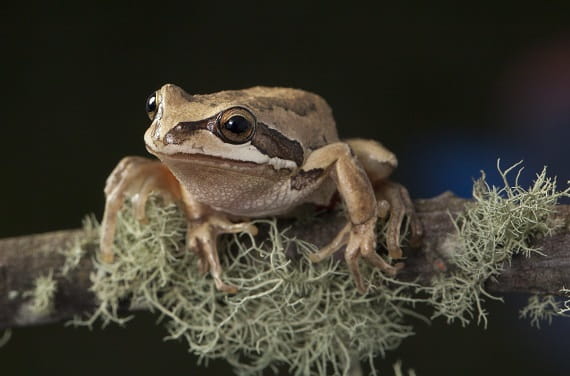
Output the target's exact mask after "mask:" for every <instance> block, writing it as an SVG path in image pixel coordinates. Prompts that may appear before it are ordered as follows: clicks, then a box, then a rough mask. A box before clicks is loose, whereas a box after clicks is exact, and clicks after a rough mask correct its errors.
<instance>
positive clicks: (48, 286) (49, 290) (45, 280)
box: [22, 271, 57, 316]
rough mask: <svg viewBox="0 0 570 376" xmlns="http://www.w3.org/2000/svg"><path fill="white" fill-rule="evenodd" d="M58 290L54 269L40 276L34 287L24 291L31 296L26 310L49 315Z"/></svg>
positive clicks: (27, 296) (24, 295) (24, 294)
mask: <svg viewBox="0 0 570 376" xmlns="http://www.w3.org/2000/svg"><path fill="white" fill-rule="evenodd" d="M56 290H57V282H56V280H55V279H54V278H53V271H50V272H49V273H48V274H47V275H43V276H39V277H37V278H36V279H35V281H34V287H33V288H32V289H31V290H28V291H25V292H24V293H23V295H22V296H23V297H24V298H29V301H28V302H27V304H26V306H25V307H26V310H27V311H28V312H29V313H30V314H32V315H42V316H44V315H49V314H50V313H51V312H52V311H53V298H54V296H55V292H56Z"/></svg>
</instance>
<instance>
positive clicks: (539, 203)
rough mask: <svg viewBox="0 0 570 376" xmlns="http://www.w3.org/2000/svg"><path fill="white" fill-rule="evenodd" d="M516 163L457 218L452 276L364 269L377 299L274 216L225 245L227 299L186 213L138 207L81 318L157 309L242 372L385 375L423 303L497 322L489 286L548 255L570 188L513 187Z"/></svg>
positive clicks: (197, 349)
mask: <svg viewBox="0 0 570 376" xmlns="http://www.w3.org/2000/svg"><path fill="white" fill-rule="evenodd" d="M516 166H517V165H515V166H513V167H511V168H509V169H507V170H506V171H504V172H503V171H501V170H500V169H499V172H500V174H501V176H502V177H503V180H504V183H505V186H504V187H503V188H496V187H490V186H489V185H488V184H487V183H486V182H485V175H484V174H483V176H482V178H481V179H480V180H478V181H477V182H476V184H475V187H474V190H473V195H474V198H475V201H474V202H473V203H472V204H469V205H468V206H467V209H466V211H465V213H463V214H462V215H460V216H459V217H457V218H455V220H454V221H455V224H456V230H457V232H456V233H455V234H452V235H450V237H449V239H447V241H446V242H445V247H446V248H447V249H446V250H445V251H446V252H447V253H446V254H447V259H446V263H447V265H449V267H450V270H451V271H450V273H448V274H442V275H441V276H439V277H437V278H435V279H434V281H433V285H432V286H427V287H426V286H424V287H421V286H419V285H417V284H414V283H403V282H399V281H396V280H393V279H390V278H388V277H386V276H384V275H383V274H381V273H380V272H378V271H377V270H372V268H370V267H368V266H367V265H362V266H363V273H364V274H365V276H366V279H367V283H369V284H370V285H371V286H372V288H371V293H370V294H367V295H361V294H359V293H358V292H357V290H356V289H355V288H354V284H353V281H352V277H351V275H350V273H349V272H348V270H347V269H346V266H345V265H344V264H342V263H341V264H338V263H335V262H334V261H333V260H332V259H331V260H329V261H327V262H323V263H321V264H312V263H311V262H309V260H308V258H307V254H308V253H309V252H313V251H314V250H315V248H314V247H313V246H312V245H310V244H307V243H305V242H303V241H301V240H299V239H295V238H291V237H290V236H288V235H287V229H280V228H278V226H277V224H276V221H275V220H274V219H272V220H260V221H256V223H257V225H258V226H261V227H265V229H266V230H267V231H268V234H269V236H268V239H267V240H266V241H265V242H263V243H258V242H257V241H256V239H255V238H253V237H251V236H249V235H246V234H242V235H236V236H227V237H224V238H223V241H222V244H220V246H219V249H220V254H221V261H222V263H223V266H224V279H225V280H226V281H227V282H228V283H231V284H234V285H236V286H238V287H239V289H240V291H239V293H237V294H235V295H227V294H224V293H220V292H218V291H217V290H216V288H215V286H214V283H213V281H212V279H211V278H210V277H209V276H204V275H201V274H200V273H199V272H198V267H197V257H196V255H194V254H193V253H192V252H189V251H186V250H184V236H185V230H186V220H185V218H184V216H183V215H182V213H181V212H180V211H179V210H178V209H177V208H176V206H174V205H170V206H163V205H162V204H161V201H160V200H158V199H156V198H152V199H151V200H150V202H149V205H148V206H147V216H148V218H149V221H148V223H147V224H141V223H140V222H139V221H137V220H136V219H135V218H134V217H133V215H132V213H131V211H130V209H129V206H128V205H127V206H126V208H125V209H124V210H122V211H121V212H120V214H119V216H120V217H119V220H118V228H117V234H116V244H115V252H116V261H115V262H114V263H113V264H110V265H108V264H101V263H99V262H96V273H94V274H93V276H92V281H93V287H92V289H93V291H94V292H95V294H96V296H97V297H98V299H99V302H100V304H99V306H98V308H97V310H96V311H95V312H94V313H93V314H92V315H91V316H89V317H87V318H84V319H81V320H80V319H77V320H76V321H75V322H76V323H78V324H83V325H89V326H91V325H93V324H94V323H95V322H96V321H98V320H99V321H101V322H102V323H103V325H107V324H109V323H111V322H113V323H118V324H124V323H125V322H126V321H128V320H129V319H130V317H129V316H123V315H121V314H120V310H119V307H120V305H121V303H123V302H125V301H126V300H128V301H130V302H131V305H132V306H134V307H145V308H148V309H150V310H152V311H154V312H157V313H158V314H159V315H160V317H161V320H162V322H163V323H164V325H165V327H166V328H167V330H168V332H169V335H168V337H167V338H169V339H180V340H183V341H185V342H186V343H187V345H188V347H189V349H190V351H191V352H193V353H195V354H198V355H199V357H200V360H201V361H204V362H205V363H207V362H208V361H209V360H214V359H225V360H226V361H228V362H229V363H230V364H232V365H233V366H234V367H235V369H236V372H237V373H238V374H259V373H261V372H262V371H263V370H264V369H266V368H270V369H276V368H277V367H278V366H280V365H283V366H286V367H288V368H289V370H290V372H291V373H293V374H296V375H306V374H319V375H324V374H327V373H331V372H333V373H335V374H347V373H348V372H349V369H350V364H351V360H353V359H355V358H356V359H360V360H364V361H368V362H369V363H370V366H371V369H372V372H373V373H374V374H375V370H374V366H373V360H374V358H375V357H376V356H378V355H383V354H384V353H385V351H387V350H391V349H395V348H396V347H398V346H399V344H400V343H401V341H402V340H403V339H404V338H406V337H408V336H411V335H412V334H413V327H412V326H411V324H410V323H409V318H410V317H420V318H421V316H420V315H418V314H417V313H415V312H414V310H413V306H414V305H415V304H416V303H419V302H423V303H427V304H428V305H431V306H433V307H434V311H435V313H434V317H437V316H443V317H446V318H447V320H448V321H449V322H453V321H455V320H458V321H460V322H461V323H462V324H463V325H466V324H468V323H469V322H470V321H471V320H472V319H473V318H474V317H475V316H476V317H477V319H478V321H483V322H484V323H486V320H487V317H486V312H485V310H484V308H483V300H484V299H485V298H494V299H496V298H495V297H492V296H491V295H489V294H488V293H487V292H486V291H485V290H484V288H483V283H484V282H485V280H487V279H488V278H492V277H495V276H497V275H498V274H499V273H500V272H501V271H502V270H503V268H504V265H505V263H508V262H509V260H510V258H511V257H512V256H513V255H514V254H516V253H524V254H525V255H527V256H528V255H530V254H531V253H537V252H539V250H538V249H536V248H533V247H531V246H530V245H529V240H530V239H531V238H533V237H537V236H542V235H545V234H549V233H550V232H551V231H552V230H553V229H555V228H556V227H557V226H558V225H559V224H555V223H552V222H551V221H550V220H549V214H550V213H551V212H552V210H553V209H554V205H555V204H556V201H557V199H558V198H559V197H561V196H569V195H570V191H569V190H568V189H567V190H565V191H563V192H557V191H556V184H555V181H554V180H552V179H549V178H547V177H546V173H545V171H542V173H541V174H539V175H538V176H537V179H536V181H535V183H534V184H533V185H532V186H531V187H530V188H529V189H523V188H522V187H520V185H519V184H518V176H519V174H520V171H519V174H517V177H516V178H515V182H514V185H513V186H511V185H510V184H509V183H508V180H507V175H508V174H509V173H510V172H511V171H512V170H513V169H514V168H515V167H516ZM405 227H406V226H405ZM380 228H381V227H380ZM383 233H384V231H383V230H380V231H379V239H378V240H379V244H382V242H383ZM90 241H92V242H94V243H96V239H91V240H90ZM83 245H85V244H83ZM83 245H82V246H81V247H80V248H82V247H83ZM289 247H294V248H296V249H297V250H298V251H299V254H300V257H299V259H295V260H291V259H289V258H287V257H286V256H285V250H286V249H288V248H289ZM69 257H70V258H72V261H69V265H70V266H69V267H67V268H66V270H70V268H73V267H74V266H75V265H77V264H78V260H80V258H81V252H71V253H70V256H69ZM66 265H67V264H66ZM398 367H400V366H398ZM395 371H397V372H401V367H400V368H395ZM409 374H410V375H413V371H410V373H409Z"/></svg>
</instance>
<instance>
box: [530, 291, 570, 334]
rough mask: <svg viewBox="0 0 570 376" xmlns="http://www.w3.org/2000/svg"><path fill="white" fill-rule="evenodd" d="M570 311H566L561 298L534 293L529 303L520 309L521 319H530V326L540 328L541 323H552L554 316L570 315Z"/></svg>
mask: <svg viewBox="0 0 570 376" xmlns="http://www.w3.org/2000/svg"><path fill="white" fill-rule="evenodd" d="M569 316H570V313H567V312H564V307H563V304H562V302H561V301H560V299H559V298H557V297H555V296H553V295H532V296H530V297H529V298H528V303H527V305H526V306H524V307H523V308H522V309H521V310H520V311H519V317H520V318H521V319H528V320H530V326H534V327H536V328H537V329H540V323H541V322H546V323H548V325H550V324H552V319H553V318H554V317H569Z"/></svg>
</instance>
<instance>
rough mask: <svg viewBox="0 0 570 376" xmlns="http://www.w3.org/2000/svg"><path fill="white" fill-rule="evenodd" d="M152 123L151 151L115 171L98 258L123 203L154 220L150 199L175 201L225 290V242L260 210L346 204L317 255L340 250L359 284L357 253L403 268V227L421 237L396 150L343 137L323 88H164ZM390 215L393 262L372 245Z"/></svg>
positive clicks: (190, 239) (150, 110)
mask: <svg viewBox="0 0 570 376" xmlns="http://www.w3.org/2000/svg"><path fill="white" fill-rule="evenodd" d="M146 112H147V114H148V117H149V119H150V121H151V123H150V126H149V127H148V129H147V130H146V132H145V134H144V143H145V146H146V149H147V150H148V152H149V153H150V154H152V155H154V156H155V157H156V158H155V159H149V158H145V157H139V156H128V157H125V158H123V159H122V160H121V161H120V162H119V163H118V165H117V166H116V167H115V169H114V170H113V171H112V172H111V174H110V175H109V177H108V178H107V181H106V184H105V189H104V192H105V197H106V201H105V210H104V214H103V220H102V222H101V235H100V258H101V260H102V261H103V262H104V263H112V262H113V261H114V252H113V242H114V236H115V235H114V234H115V230H116V226H117V216H118V213H119V211H120V210H121V208H122V207H123V206H124V204H125V201H126V200H127V199H130V200H131V202H132V207H133V211H134V214H135V217H136V218H137V219H138V220H139V221H141V222H144V221H146V220H147V218H146V213H145V207H146V203H147V201H148V199H149V197H150V196H151V195H153V194H156V195H159V196H161V197H162V198H164V199H165V200H166V201H168V202H174V203H176V204H177V205H178V206H179V207H180V209H181V210H182V212H183V213H184V215H185V217H186V219H187V223H188V224H187V230H186V245H185V247H186V248H187V249H188V250H190V251H192V252H194V253H195V254H196V255H197V257H198V260H197V261H198V266H199V271H200V272H201V273H204V274H206V273H209V274H210V275H211V277H212V279H213V281H214V283H215V287H216V288H217V289H218V290H219V291H223V292H226V293H230V294H233V293H236V292H237V291H238V288H237V287H236V286H233V285H231V284H228V283H226V282H225V281H224V279H223V268H222V264H221V263H220V257H219V254H218V252H219V251H218V248H217V239H218V237H219V236H220V235H222V234H232V233H234V234H235V233H249V234H251V236H255V235H257V233H258V229H257V227H256V226H255V225H254V224H253V222H252V221H253V220H255V219H256V218H262V217H267V216H285V215H287V213H290V212H291V211H293V210H294V209H295V208H297V207H299V206H301V205H305V204H308V205H316V206H327V205H329V204H330V203H331V202H332V200H333V199H334V197H337V198H338V197H340V199H342V202H343V203H344V208H345V213H346V214H345V216H346V219H347V220H346V223H345V224H343V226H342V228H341V229H340V230H339V231H338V234H336V236H334V238H333V239H332V240H331V241H330V243H329V244H327V245H325V246H324V247H322V248H320V249H319V250H318V251H316V252H315V253H311V254H310V255H309V258H310V260H311V262H321V261H323V260H325V259H328V258H329V257H331V256H332V255H333V254H335V253H337V252H338V251H341V250H342V249H344V259H345V261H346V265H347V266H348V269H349V270H350V273H351V275H352V278H353V280H354V283H355V285H356V288H357V289H358V290H359V291H360V292H362V293H365V292H366V291H367V286H366V284H365V283H364V281H363V277H362V274H361V271H360V266H359V261H360V259H364V260H365V261H366V262H368V263H369V264H371V265H372V266H373V267H375V268H379V269H380V270H381V271H382V272H385V273H388V274H389V275H395V274H396V272H397V271H398V270H399V269H400V268H401V267H402V263H401V262H396V263H394V262H393V261H394V260H401V259H402V257H403V251H402V248H401V244H400V232H401V227H402V224H403V223H404V222H405V221H408V223H409V226H410V233H411V243H416V244H417V242H418V241H419V239H420V238H421V236H422V228H421V224H420V222H419V220H418V216H417V215H416V213H415V210H414V206H413V203H412V200H411V199H410V196H409V193H408V191H407V189H406V188H405V187H404V186H402V185H400V184H398V183H395V182H393V181H391V180H390V179H389V176H390V175H391V173H392V171H393V170H394V169H395V168H396V167H397V164H398V162H397V158H396V156H395V155H394V153H392V152H391V151H389V150H388V149H387V148H385V147H384V146H383V145H382V144H380V143H379V142H377V141H374V140H369V139H362V138H352V139H345V140H341V139H340V138H339V136H338V133H337V128H336V124H335V120H334V118H333V114H332V110H331V107H330V106H329V105H328V103H327V102H326V101H325V100H324V99H323V98H322V97H321V96H319V95H317V94H314V93H311V92H308V91H305V90H301V89H293V88H287V87H267V86H255V87H251V88H247V89H242V90H225V91H220V92H216V93H213V94H189V93H187V92H186V91H184V90H183V89H182V88H180V87H178V86H176V85H174V84H166V85H163V86H162V87H161V88H160V89H159V90H157V91H155V92H154V93H152V94H151V95H150V96H149V97H148V99H147V101H146ZM379 218H381V219H385V220H386V223H387V229H386V248H387V253H388V256H389V260H386V259H385V258H384V257H382V256H381V255H379V254H378V252H377V250H376V239H377V235H376V224H377V221H378V219H379Z"/></svg>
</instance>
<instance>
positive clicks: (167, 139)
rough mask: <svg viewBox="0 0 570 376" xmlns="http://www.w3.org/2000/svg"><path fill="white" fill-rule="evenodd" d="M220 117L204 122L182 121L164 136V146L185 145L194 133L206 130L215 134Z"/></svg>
mask: <svg viewBox="0 0 570 376" xmlns="http://www.w3.org/2000/svg"><path fill="white" fill-rule="evenodd" d="M219 117H220V115H219V114H216V115H214V116H212V117H209V118H207V119H204V120H199V121H182V122H180V123H178V124H176V126H175V127H174V128H172V129H171V130H169V131H168V133H166V134H165V135H164V139H163V143H164V145H168V144H175V145H179V144H181V143H183V142H184V141H185V140H187V139H188V137H190V136H191V135H192V133H194V132H196V131H198V130H201V129H204V130H207V131H210V132H213V130H214V127H215V125H216V122H217V121H218V119H219Z"/></svg>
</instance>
